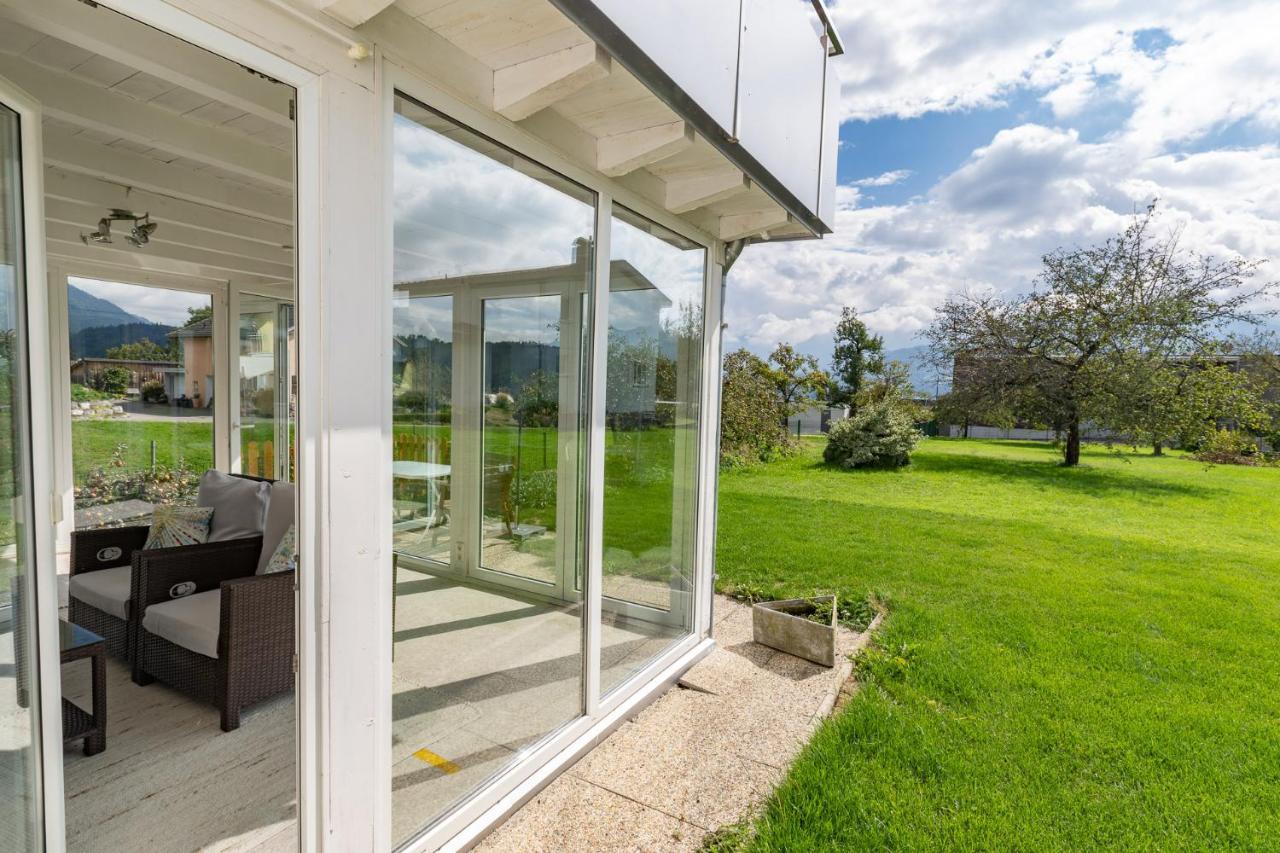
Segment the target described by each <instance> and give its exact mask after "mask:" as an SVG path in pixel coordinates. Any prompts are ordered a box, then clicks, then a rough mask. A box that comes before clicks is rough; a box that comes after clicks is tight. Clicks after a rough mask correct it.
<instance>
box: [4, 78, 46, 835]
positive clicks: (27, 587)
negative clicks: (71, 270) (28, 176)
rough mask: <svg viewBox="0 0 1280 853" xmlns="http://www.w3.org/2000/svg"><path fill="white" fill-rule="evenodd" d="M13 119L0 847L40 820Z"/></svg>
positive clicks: (7, 126) (22, 270)
mask: <svg viewBox="0 0 1280 853" xmlns="http://www.w3.org/2000/svg"><path fill="white" fill-rule="evenodd" d="M0 98H2V96H0ZM21 120H22V119H21V118H20V116H19V114H18V113H17V112H15V111H14V110H12V109H10V108H9V107H7V106H5V105H4V104H3V102H2V101H0V849H4V850H34V849H37V848H38V847H39V846H40V838H41V819H42V809H41V790H40V785H39V779H40V770H39V767H40V734H39V733H40V726H39V690H38V689H37V688H38V684H39V678H38V673H37V665H36V660H37V658H36V649H37V643H36V620H35V611H36V599H35V562H34V553H33V548H32V538H31V537H32V525H31V516H32V503H31V447H30V434H29V409H28V402H27V393H26V387H27V372H26V365H27V352H26V348H27V336H26V324H25V312H26V304H25V292H26V288H27V270H26V263H25V258H24V251H23V241H24V239H25V237H24V229H23V224H24V223H23V187H22V168H21V166H22V163H21V156H22V151H21V146H20V142H19V139H20V134H19V132H20V129H21V128H20V121H21Z"/></svg>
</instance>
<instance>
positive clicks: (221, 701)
mask: <svg viewBox="0 0 1280 853" xmlns="http://www.w3.org/2000/svg"><path fill="white" fill-rule="evenodd" d="M191 551H192V548H191V547H186V548H163V549H157V550H154V551H143V552H140V554H139V556H138V559H137V560H136V561H135V562H134V567H133V591H134V592H133V595H134V598H133V610H134V612H137V613H139V614H141V618H140V619H139V620H138V623H137V641H136V647H135V655H134V661H133V680H134V681H135V682H136V683H138V684H149V683H150V682H151V681H152V680H153V679H158V680H160V681H162V682H164V683H165V684H168V685H169V686H171V687H174V688H177V689H178V690H181V691H182V692H184V693H187V694H189V695H191V696H193V697H194V698H196V699H198V700H200V701H203V702H208V703H211V704H213V705H216V706H217V707H218V708H219V710H221V712H222V729H223V731H228V732H229V731H233V730H235V729H236V728H239V726H240V711H241V710H242V709H243V708H246V707H248V706H250V705H253V704H255V703H257V702H261V701H263V700H264V699H269V698H271V697H273V696H276V695H278V694H280V693H285V692H287V691H289V690H291V689H293V681H294V676H293V653H294V591H293V587H294V573H293V572H292V571H287V572H278V573H275V574H268V575H256V574H254V571H255V570H256V569H257V567H258V559H259V554H260V553H261V551H262V539H261V537H255V538H253V539H239V540H234V541H230V542H218V543H213V546H212V547H210V546H204V547H202V548H201V553H200V554H199V555H192V554H191V553H190V552H191ZM175 595H177V596H179V597H177V598H175V597H174V596H175Z"/></svg>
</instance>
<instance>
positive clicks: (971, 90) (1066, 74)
mask: <svg viewBox="0 0 1280 853" xmlns="http://www.w3.org/2000/svg"><path fill="white" fill-rule="evenodd" d="M832 11H833V15H834V18H835V20H836V23H837V26H838V27H839V28H840V31H841V33H842V35H843V36H844V40H845V45H846V55H845V56H844V57H843V58H842V59H841V60H839V64H840V74H841V81H842V110H843V114H844V116H845V117H846V119H861V120H870V119H875V118H880V117H885V116H896V117H899V118H912V117H916V116H920V115H923V114H925V113H928V112H931V111H940V110H942V111H962V110H974V109H982V108H988V107H993V106H998V105H1001V104H1003V103H1004V102H1005V100H1006V99H1007V98H1009V97H1010V96H1011V95H1012V94H1013V93H1014V92H1017V91H1019V90H1023V91H1028V92H1031V93H1034V94H1036V95H1037V96H1039V97H1040V98H1041V99H1042V100H1043V102H1044V103H1045V104H1047V105H1048V106H1049V107H1050V109H1051V110H1052V111H1053V116H1054V122H1056V123H1060V124H1062V125H1063V126H1062V127H1049V126H1043V125H1040V124H1032V123H1023V124H1020V125H1018V126H1015V127H1009V128H1006V129H1004V130H1002V131H1000V132H998V133H996V134H994V136H993V138H992V139H991V140H990V142H989V143H988V144H986V145H985V146H983V147H981V148H978V149H977V150H975V151H974V152H973V153H972V154H971V155H970V157H969V158H968V159H967V160H966V162H965V163H963V164H962V165H961V166H960V167H958V168H956V169H955V170H954V171H953V172H952V173H951V174H949V175H946V176H945V177H943V178H942V179H941V180H940V181H939V182H938V183H937V184H936V185H935V186H934V187H933V188H932V189H931V190H930V191H929V192H928V193H927V194H925V195H924V196H922V197H919V198H915V199H912V200H911V201H908V202H904V203H902V204H898V205H882V206H868V204H867V201H868V200H867V197H866V196H864V195H862V190H863V189H864V188H870V187H876V186H888V185H891V184H892V183H895V182H896V181H899V180H902V179H904V178H905V177H906V175H905V174H902V173H903V172H905V170H898V171H895V172H887V173H885V174H882V175H878V176H875V177H870V178H864V179H862V180H858V181H854V182H852V183H850V184H848V185H845V186H841V187H839V188H838V191H837V192H838V194H837V213H836V223H835V225H836V233H835V234H834V235H831V236H828V237H827V238H825V239H824V240H823V241H821V242H816V241H810V242H794V243H784V244H777V245H764V246H754V247H752V248H750V249H749V250H748V251H747V253H746V254H745V255H744V256H743V258H742V259H741V260H739V261H738V264H737V266H735V267H734V269H733V271H732V274H731V276H730V288H729V299H728V304H727V306H726V315H727V316H726V319H727V320H728V322H729V333H728V334H729V343H730V345H741V344H748V345H751V346H752V347H754V348H756V349H758V350H766V349H768V348H770V347H772V345H773V344H774V343H776V342H777V341H778V340H784V339H785V340H789V341H791V342H792V343H795V344H797V345H800V346H802V347H803V348H805V349H807V350H808V351H810V352H818V353H823V354H826V353H829V349H830V335H831V332H832V328H833V326H834V323H835V319H836V316H837V314H838V312H839V309H840V307H841V306H842V305H846V304H849V305H854V306H856V307H857V308H858V310H859V313H860V314H861V315H862V316H863V317H864V318H865V319H866V320H867V322H868V324H869V325H870V326H871V327H872V329H873V330H875V331H877V332H880V333H882V334H885V335H886V336H887V339H888V341H889V343H890V344H891V345H894V346H900V345H905V344H909V343H912V342H913V340H912V339H913V337H914V335H915V334H916V332H918V331H919V330H920V329H922V328H923V327H924V326H926V325H927V324H928V322H929V321H930V319H931V317H932V312H933V308H934V307H935V306H937V305H938V304H940V303H941V302H942V301H943V300H944V299H946V297H947V296H948V295H949V294H952V293H956V292H958V291H962V290H966V289H969V290H973V289H978V288H992V289H996V290H999V291H1003V292H1012V291H1019V290H1025V289H1026V288H1027V287H1028V286H1029V285H1030V284H1031V282H1032V280H1033V278H1034V276H1035V275H1036V273H1037V272H1038V271H1039V268H1040V258H1041V256H1042V254H1043V253H1044V252H1046V251H1049V250H1051V249H1053V248H1056V247H1058V246H1075V245H1085V244H1089V243H1093V242H1096V241H1098V240H1101V239H1104V238H1106V237H1108V236H1110V235H1112V234H1114V233H1116V232H1118V231H1119V230H1120V229H1121V228H1123V226H1124V224H1125V222H1126V221H1127V217H1128V216H1131V215H1132V214H1133V213H1134V211H1136V210H1141V209H1142V208H1143V206H1145V205H1146V204H1147V203H1148V202H1149V201H1150V200H1151V199H1152V198H1157V197H1158V198H1160V199H1161V208H1162V210H1163V211H1164V213H1163V224H1164V226H1165V227H1167V228H1169V229H1175V228H1179V229H1181V240H1182V244H1183V246H1184V247H1186V248H1188V249H1192V250H1195V251H1203V252H1211V253H1215V254H1222V255H1227V254H1241V255H1244V256H1246V257H1251V258H1267V259H1271V260H1273V261H1274V262H1276V263H1280V144H1273V145H1261V146H1254V147H1252V148H1246V149H1242V150H1209V151H1201V152H1199V153H1193V154H1183V153H1177V152H1179V151H1185V150H1188V149H1187V144H1188V143H1196V142H1198V141H1200V140H1203V139H1204V138H1205V137H1206V135H1208V134H1211V133H1213V132H1215V131H1220V130H1222V129H1224V128H1227V127H1229V126H1232V125H1233V124H1241V125H1245V126H1247V127H1249V128H1251V129H1254V130H1261V131H1263V132H1264V134H1265V133H1267V132H1272V136H1274V137H1275V138H1277V139H1280V85H1278V83H1280V51H1276V50H1275V49H1274V47H1273V46H1272V42H1274V38H1275V34H1276V33H1277V32H1280V4H1276V3H1274V2H1260V0H1170V2H1165V3H1158V4H1155V3H1150V2H1146V0H1114V2H1096V0H1080V2H1061V3H1053V4H1038V5H1036V6H1035V8H1034V9H1031V8H1029V7H1028V6H1027V5H1026V4H1025V3H1019V2H987V3H981V4H948V3H938V2H933V3H923V2H916V3H911V2H908V3H905V4H902V3H899V4H889V5H886V4H875V3H864V2H856V0H843V1H842V2H840V3H839V4H837V5H835V6H834V8H833V10H832ZM1143 29H1158V30H1162V31H1164V32H1165V33H1167V35H1168V40H1167V41H1168V44H1167V46H1165V47H1164V48H1163V49H1160V50H1152V51H1150V52H1145V51H1144V50H1142V49H1140V46H1139V45H1138V44H1137V43H1135V33H1136V32H1138V31H1139V30H1143ZM1103 107H1105V108H1107V109H1109V110H1111V111H1112V115H1113V118H1112V119H1110V122H1111V126H1112V127H1113V128H1114V130H1113V132H1111V133H1109V134H1107V135H1106V136H1104V137H1102V138H1101V139H1098V138H1096V131H1095V137H1094V138H1093V140H1092V141H1082V139H1081V136H1080V134H1079V133H1077V132H1076V131H1075V130H1072V129H1070V125H1071V124H1073V123H1076V122H1077V121H1082V120H1086V119H1088V118H1090V117H1091V116H1092V115H1093V113H1092V112H1091V111H1096V110H1098V109H1099V108H1103ZM1120 110H1122V112H1119V115H1118V116H1116V112H1117V111H1120ZM1255 138H1256V135H1255ZM1200 147H1203V144H1201V146H1200ZM1190 150H1195V149H1194V148H1192V149H1190ZM841 156H842V158H843V157H852V158H854V159H855V160H856V158H857V157H858V156H859V154H858V151H857V149H856V148H854V149H850V148H849V147H847V146H846V147H845V148H843V149H842V151H841ZM845 171H849V170H848V169H846V170H845ZM853 171H854V172H855V173H857V172H858V171H859V170H858V169H857V168H856V164H855V168H854V170H853ZM863 173H864V174H865V171H863ZM900 175H901V176H900ZM1269 275H1270V276H1272V277H1275V276H1277V275H1280V269H1272V270H1270V271H1269Z"/></svg>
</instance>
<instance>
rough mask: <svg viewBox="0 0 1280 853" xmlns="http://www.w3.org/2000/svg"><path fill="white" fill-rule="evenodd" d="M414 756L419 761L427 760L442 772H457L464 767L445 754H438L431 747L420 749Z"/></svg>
mask: <svg viewBox="0 0 1280 853" xmlns="http://www.w3.org/2000/svg"><path fill="white" fill-rule="evenodd" d="M413 757H414V758H416V759H418V760H419V761H425V762H426V763H428V764H430V765H431V766H432V767H434V768H436V769H437V770H439V771H440V772H441V773H446V774H447V773H457V772H458V771H459V770H461V769H462V768H461V767H459V766H458V765H456V764H454V763H453V762H452V761H450V760H449V759H447V758H445V757H444V756H443V755H436V754H435V753H434V752H432V751H431V750H429V749H420V750H418V751H417V752H415V753H414V754H413Z"/></svg>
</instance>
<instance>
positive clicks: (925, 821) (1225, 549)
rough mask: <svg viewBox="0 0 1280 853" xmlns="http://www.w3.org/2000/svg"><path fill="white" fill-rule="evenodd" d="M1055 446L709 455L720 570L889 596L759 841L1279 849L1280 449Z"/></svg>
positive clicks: (765, 844) (971, 444)
mask: <svg viewBox="0 0 1280 853" xmlns="http://www.w3.org/2000/svg"><path fill="white" fill-rule="evenodd" d="M1056 462H1057V458H1056V456H1055V453H1054V451H1053V450H1052V449H1051V448H1049V447H1045V446H1041V445H1034V444H1029V443H1019V442H982V441H958V440H954V441H953V440H938V439H931V440H929V441H926V442H924V443H923V444H922V445H921V448H920V450H919V452H918V453H917V455H916V462H915V464H914V465H913V466H912V467H911V468H910V469H908V470H904V471H899V472H888V471H878V472H847V471H842V470H835V469H830V468H827V467H825V466H823V465H822V464H821V457H820V445H819V444H817V443H810V444H809V445H808V446H807V447H806V450H805V452H804V454H803V455H802V456H800V457H799V458H796V459H792V460H787V461H784V462H780V463H776V464H773V465H770V466H768V467H766V468H762V469H758V470H750V471H744V472H735V473H727V474H725V475H723V476H722V478H721V489H720V491H721V501H720V522H719V530H720V541H719V562H718V571H719V574H720V582H721V583H722V584H724V585H753V586H760V587H763V588H765V589H767V590H769V591H770V592H773V593H776V594H778V595H779V596H787V595H792V594H805V593H808V592H810V591H812V590H814V589H821V588H843V589H855V590H860V591H862V590H872V591H875V592H877V593H879V594H881V595H882V596H884V597H885V598H886V600H887V601H888V602H889V611H890V615H889V618H888V620H887V622H886V624H885V626H884V629H883V631H882V632H881V634H880V637H879V648H878V650H877V651H875V652H873V653H872V654H870V655H868V656H866V657H864V658H863V660H862V662H861V664H860V671H861V675H862V679H863V681H864V686H863V687H862V689H861V691H860V692H859V693H858V694H857V695H856V696H855V697H854V698H853V699H852V700H850V702H849V703H848V705H847V706H846V707H845V708H844V710H843V711H841V712H839V713H838V714H837V715H836V716H835V717H834V718H833V719H832V720H830V721H829V722H828V723H827V724H825V725H824V726H823V727H822V728H821V729H820V731H819V732H818V734H817V735H816V736H815V737H814V739H813V741H812V742H811V743H810V745H809V746H808V747H807V748H806V750H805V751H804V753H803V754H802V756H801V757H800V759H799V760H798V761H797V763H796V764H795V766H794V767H793V769H792V771H791V773H790V774H789V776H788V778H787V779H786V781H785V782H784V784H783V785H782V787H781V788H780V789H779V790H778V792H777V793H776V794H775V796H774V797H773V798H772V799H771V800H770V801H769V803H768V805H767V807H766V810H765V813H764V814H763V816H762V817H761V819H760V820H759V822H758V824H757V829H758V834H757V835H756V837H755V840H754V842H753V844H754V849H758V850H806V851H808V850H857V849H878V850H882V849H897V850H921V849H932V850H976V849H983V850H989V849H1019V850H1049V849H1054V850H1067V849H1075V850H1085V849H1094V848H1098V847H1107V848H1113V849H1114V848H1122V849H1144V850H1156V849H1160V850H1164V849H1192V848H1194V849H1226V848H1233V849H1280V538H1278V537H1277V529H1278V526H1280V470H1277V469H1252V468H1237V467H1216V468H1212V469H1208V470H1206V468H1205V466H1203V465H1201V464H1199V463H1195V462H1192V461H1189V460H1187V459H1184V458H1179V457H1169V458H1163V459H1158V458H1153V457H1151V456H1148V455H1141V454H1133V455H1130V454H1126V455H1124V456H1117V455H1112V454H1111V453H1109V452H1108V451H1106V450H1104V449H1101V448H1089V449H1088V450H1086V454H1085V457H1084V462H1085V465H1084V466H1082V467H1081V468H1079V469H1076V470H1069V469H1064V468H1062V467H1059V466H1058V465H1057V464H1056Z"/></svg>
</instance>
